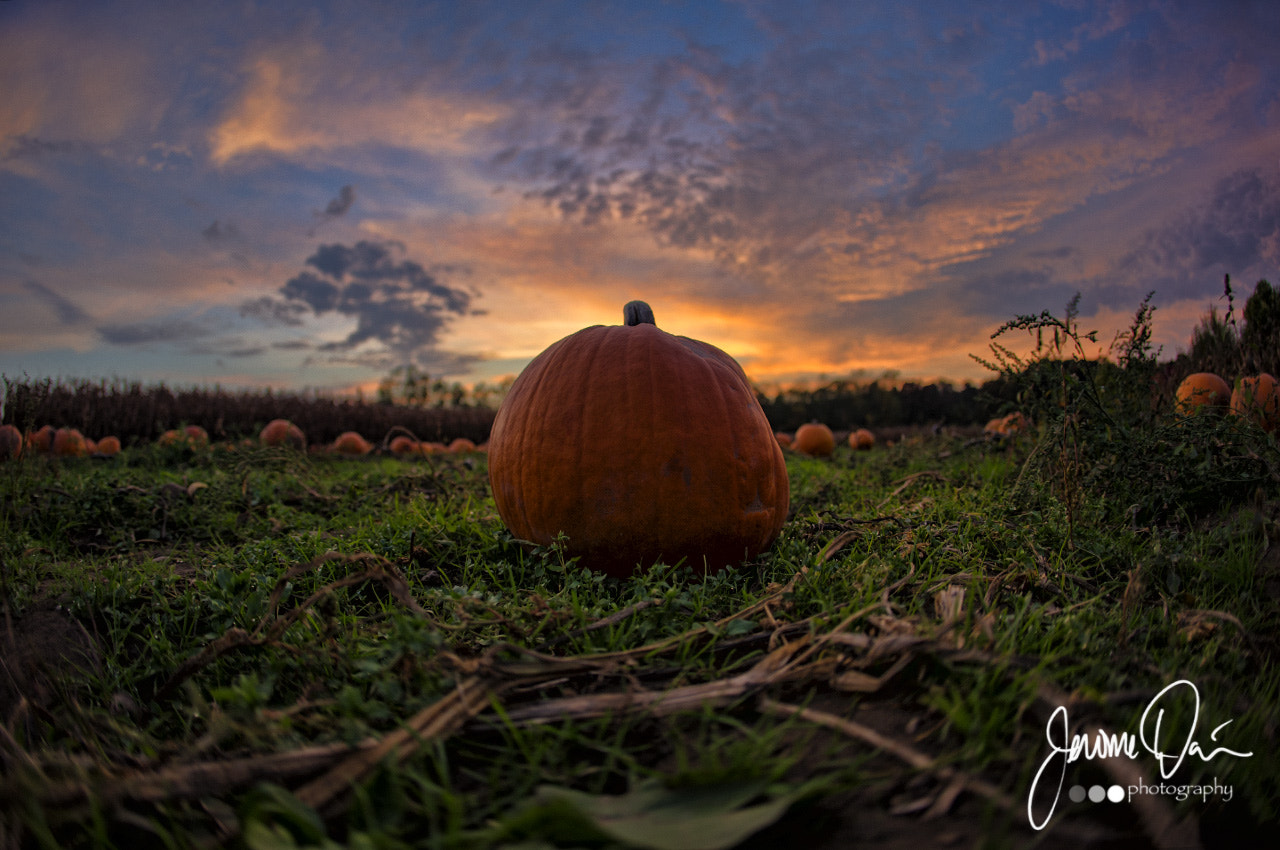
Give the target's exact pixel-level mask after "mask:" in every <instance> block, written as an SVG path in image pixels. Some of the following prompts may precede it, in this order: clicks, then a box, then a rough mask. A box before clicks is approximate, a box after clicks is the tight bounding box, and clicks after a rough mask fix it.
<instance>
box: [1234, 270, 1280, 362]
mask: <svg viewBox="0 0 1280 850" xmlns="http://www.w3.org/2000/svg"><path fill="white" fill-rule="evenodd" d="M1240 345H1241V348H1242V349H1243V361H1244V362H1243V364H1242V365H1243V367H1244V371H1245V372H1255V373H1256V372H1270V373H1271V374H1272V375H1280V371H1278V370H1280V290H1277V289H1273V288H1272V286H1271V284H1270V283H1268V282H1267V281H1266V280H1260V281H1258V285H1257V286H1256V287H1254V290H1253V294H1252V295H1250V296H1249V300H1248V301H1246V302H1245V304H1244V329H1243V330H1242V331H1241V332H1240Z"/></svg>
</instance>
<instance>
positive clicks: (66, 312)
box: [22, 280, 92, 325]
mask: <svg viewBox="0 0 1280 850" xmlns="http://www.w3.org/2000/svg"><path fill="white" fill-rule="evenodd" d="M22 285H23V288H25V289H26V290H27V291H28V292H30V293H31V294H32V295H34V296H36V298H38V299H39V300H40V301H42V302H44V304H45V305H47V306H49V307H51V308H52V309H53V312H54V314H55V315H56V316H57V317H58V322H59V323H61V324H63V325H81V324H85V323H86V322H90V321H92V319H91V318H90V317H89V314H88V313H86V312H85V311H84V310H82V309H80V307H79V306H77V305H76V304H74V303H72V302H71V301H69V300H68V299H66V298H64V297H63V296H61V295H59V294H58V293H57V292H54V291H53V290H52V289H50V288H49V287H48V286H46V285H45V284H43V283H40V282H39V281H37V280H25V281H23V283H22Z"/></svg>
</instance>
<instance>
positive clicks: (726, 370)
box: [489, 301, 790, 578]
mask: <svg viewBox="0 0 1280 850" xmlns="http://www.w3.org/2000/svg"><path fill="white" fill-rule="evenodd" d="M623 320H624V324H623V325H620V326H604V325H595V326H593V327H589V328H584V329H583V330H581V331H578V332H577V333H574V334H571V335H569V336H567V337H565V338H564V339H562V340H560V341H558V342H556V343H553V344H552V345H551V346H550V347H548V348H547V349H546V350H545V351H543V352H542V353H541V354H539V355H538V356H537V357H535V358H534V359H533V361H532V362H530V363H529V365H528V366H527V367H526V368H525V370H524V371H523V372H521V373H520V375H519V377H517V378H516V380H515V382H514V383H513V384H512V386H511V390H510V392H509V393H508V394H507V396H506V398H505V399H504V400H503V402H502V405H501V407H499V409H498V413H497V416H496V418H495V419H494V423H493V428H492V431H491V432H490V435H489V481H490V484H491V486H492V488H493V497H494V502H495V503H496V505H497V508H498V513H499V515H500V516H501V517H502V519H503V521H504V522H505V523H506V525H507V527H508V528H509V529H510V530H511V532H512V534H514V535H515V536H516V537H518V538H520V539H523V540H527V541H531V542H533V543H536V544H539V545H544V546H545V545H549V544H551V543H552V542H553V541H555V540H557V538H558V537H559V536H560V535H563V536H564V539H565V541H566V543H565V547H566V548H565V551H566V554H568V555H569V556H571V557H577V558H578V559H579V563H581V564H582V565H583V566H586V567H589V568H591V569H594V570H597V571H600V572H604V573H606V574H608V575H612V576H615V577H619V578H625V577H627V576H630V575H632V574H633V573H634V572H635V570H636V569H637V568H643V567H646V566H649V565H651V564H653V563H655V562H657V561H659V560H661V561H664V562H666V563H670V564H674V563H676V562H677V561H679V560H681V559H683V560H684V562H685V563H686V565H687V566H690V567H692V568H693V569H694V570H696V571H698V572H714V571H718V570H721V569H724V568H726V567H729V566H731V565H735V564H739V563H741V562H742V561H743V560H744V559H745V558H748V557H752V556H754V555H756V554H758V553H760V552H762V551H764V550H765V549H766V548H768V547H769V546H770V545H771V544H772V543H773V541H774V539H776V538H777V536H778V533H779V532H780V531H781V529H782V524H783V522H784V521H785V520H786V515H787V508H788V504H789V498H790V490H789V485H788V482H787V469H786V463H785V461H784V460H783V457H782V450H781V448H779V447H778V442H777V440H776V439H775V438H774V436H773V429H772V428H771V427H770V426H769V421H768V420H767V419H766V418H765V415H764V411H763V410H762V409H761V408H760V404H759V402H758V401H757V400H756V396H755V393H754V392H753V390H752V388H751V385H750V383H749V382H748V380H747V377H746V375H745V374H744V373H743V371H742V368H741V367H740V366H739V365H738V364H737V362H736V361H735V360H734V359H733V358H732V357H730V356H729V355H728V354H725V353H724V352H723V351H721V350H720V349H718V348H716V347H715V346H712V345H709V344H707V343H705V342H700V341H698V340H694V339H689V338H687V337H683V336H676V335H674V334H670V333H667V332H666V331H664V330H661V329H659V328H658V326H657V324H656V323H655V322H654V318H653V311H652V310H651V309H650V308H649V306H648V305H647V304H645V303H644V302H640V301H633V302H631V303H629V304H627V305H626V307H624V308H623Z"/></svg>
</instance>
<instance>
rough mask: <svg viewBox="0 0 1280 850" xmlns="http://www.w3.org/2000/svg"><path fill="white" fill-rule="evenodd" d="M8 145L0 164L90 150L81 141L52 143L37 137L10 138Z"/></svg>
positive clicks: (0, 154) (1, 154) (4, 149)
mask: <svg viewBox="0 0 1280 850" xmlns="http://www.w3.org/2000/svg"><path fill="white" fill-rule="evenodd" d="M6 141H7V145H6V146H5V147H4V148H3V153H0V162H6V161H8V160H19V159H39V158H40V157H44V156H49V155H50V154H58V153H68V152H81V151H86V150H89V146H88V145H86V144H85V143H84V142H79V141H50V140H49V139H41V138H38V137H36V136H28V135H25V134H24V135H19V136H10V137H9V138H8V139H7V140H6Z"/></svg>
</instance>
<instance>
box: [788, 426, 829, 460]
mask: <svg viewBox="0 0 1280 850" xmlns="http://www.w3.org/2000/svg"><path fill="white" fill-rule="evenodd" d="M791 448H792V449H794V450H795V451H798V452H800V453H801V454H806V455H812V456H813V457H829V456H830V455H831V453H832V452H833V451H835V449H836V437H835V434H832V433H831V429H830V428H828V427H827V426H826V425H823V424H822V423H821V422H806V423H805V424H803V425H801V426H800V427H799V428H797V429H796V435H795V436H794V437H793V438H792V439H791Z"/></svg>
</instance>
